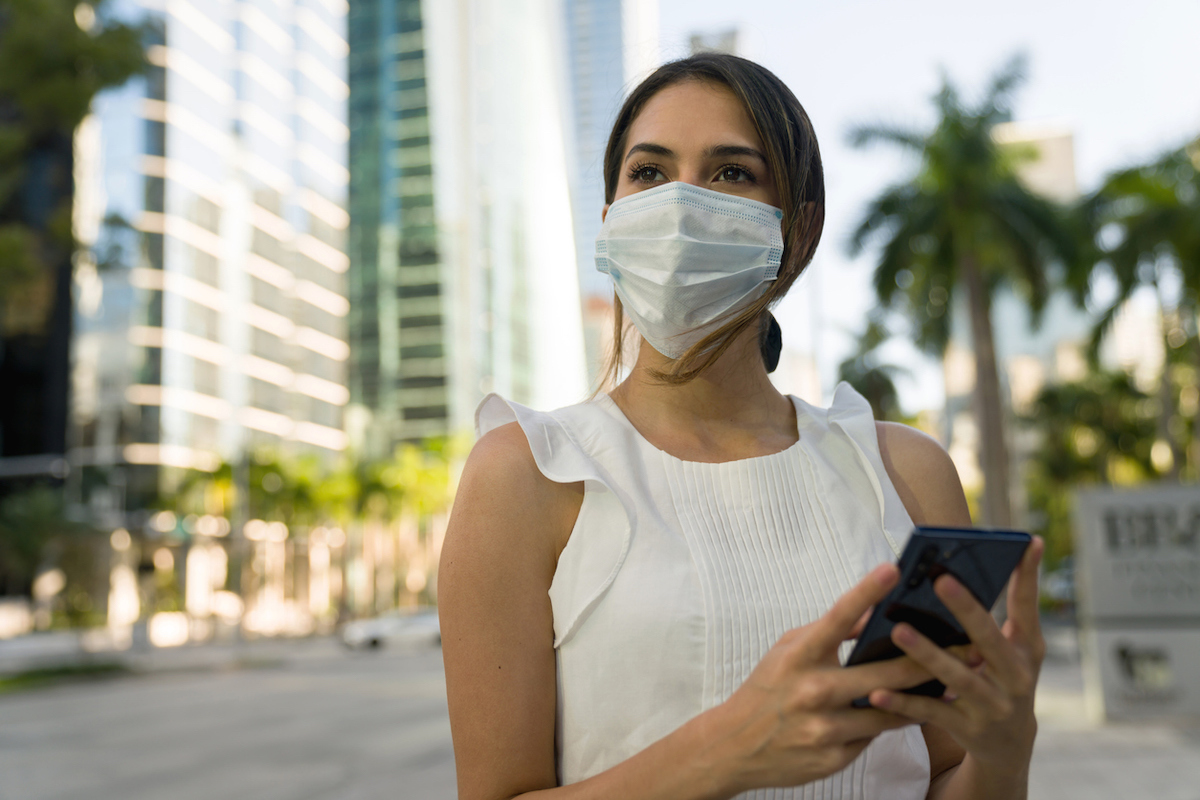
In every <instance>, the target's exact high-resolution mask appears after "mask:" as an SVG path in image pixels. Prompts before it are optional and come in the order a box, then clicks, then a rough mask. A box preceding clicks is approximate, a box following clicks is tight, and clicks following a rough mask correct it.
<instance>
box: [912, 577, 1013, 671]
mask: <svg viewBox="0 0 1200 800" xmlns="http://www.w3.org/2000/svg"><path fill="white" fill-rule="evenodd" d="M933 590H934V591H935V592H936V593H937V596H938V598H939V599H940V600H941V601H942V602H943V603H945V604H946V608H948V609H950V613H952V614H954V618H955V619H957V620H958V621H959V623H961V624H962V626H963V630H965V631H966V632H967V636H970V637H971V642H972V644H974V645H975V647H976V648H977V649H978V650H979V652H980V654H981V655H982V656H983V659H984V661H986V662H987V664H988V668H989V673H990V674H992V675H993V677H995V678H996V679H997V680H999V681H1000V682H1001V683H1003V684H1004V685H1005V686H1006V687H1007V688H1010V689H1017V688H1019V686H1020V685H1023V682H1024V675H1023V672H1024V670H1023V668H1022V664H1021V662H1020V660H1019V659H1018V657H1017V653H1016V651H1015V650H1014V649H1013V646H1012V643H1011V642H1010V641H1008V639H1006V638H1005V637H1004V634H1003V633H1001V632H1000V628H999V627H997V625H996V620H995V619H994V618H993V617H992V615H991V614H989V613H988V612H987V609H985V608H984V607H983V606H982V605H980V604H979V601H978V600H976V599H975V596H974V595H973V594H971V592H970V591H968V590H967V588H966V587H965V586H963V585H962V584H961V583H959V582H958V580H956V579H955V578H953V577H951V576H949V575H944V576H942V577H940V578H938V579H937V582H936V583H934V585H933ZM944 682H945V681H943V683H944ZM947 685H948V684H947Z"/></svg>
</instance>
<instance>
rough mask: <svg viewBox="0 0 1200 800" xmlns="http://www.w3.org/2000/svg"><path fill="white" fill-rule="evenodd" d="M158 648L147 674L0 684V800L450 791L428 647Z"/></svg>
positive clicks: (259, 799)
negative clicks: (2, 691)
mask: <svg viewBox="0 0 1200 800" xmlns="http://www.w3.org/2000/svg"><path fill="white" fill-rule="evenodd" d="M189 650H190V651H192V652H190V653H189V652H188V651H189ZM201 651H208V652H207V653H202V652H201ZM214 651H216V652H214ZM162 655H164V656H167V658H163V659H161V660H160V661H159V662H158V664H157V665H156V669H155V671H153V672H151V673H149V674H135V675H131V676H122V677H114V678H106V679H105V678H102V679H96V680H92V681H82V682H74V683H70V684H65V685H59V686H55V687H52V688H44V689H31V690H28V691H22V692H17V693H13V694H7V695H0V800H79V799H82V798H87V799H88V800H149V798H164V797H170V798H172V800H193V798H195V800H200V798H205V799H206V800H207V799H208V798H230V799H231V800H233V799H235V798H236V799H237V800H269V799H274V798H279V799H280V800H283V798H287V800H308V799H310V798H311V800H326V799H328V800H333V799H334V798H337V800H383V798H389V800H391V799H394V798H409V797H411V798H431V799H433V800H443V799H444V800H449V799H450V798H453V797H454V796H455V791H454V759H453V754H452V752H451V748H450V728H449V722H448V721H447V719H446V700H445V694H446V692H445V685H444V683H443V679H442V660H441V651H440V650H438V649H434V648H422V649H419V650H408V651H405V652H402V651H400V650H385V651H383V652H348V651H346V650H344V649H343V648H342V647H341V645H339V644H338V643H337V642H336V641H335V640H333V639H317V640H306V641H297V642H289V643H277V642H266V643H262V644H249V645H246V646H245V647H244V648H243V649H242V651H241V653H240V655H239V656H238V657H237V658H236V659H234V658H232V657H231V656H232V655H233V652H232V650H229V649H225V648H206V647H197V648H180V649H177V650H175V651H174V652H171V651H165V652H164V653H163V654H162ZM214 665H217V666H216V668H214Z"/></svg>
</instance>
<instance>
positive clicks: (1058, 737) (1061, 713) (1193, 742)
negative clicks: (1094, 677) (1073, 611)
mask: <svg viewBox="0 0 1200 800" xmlns="http://www.w3.org/2000/svg"><path fill="white" fill-rule="evenodd" d="M1045 632H1046V644H1047V655H1046V662H1045V664H1043V666H1042V676H1041V680H1040V681H1039V685H1038V695H1037V705H1036V711H1037V716H1038V737H1037V744H1036V745H1035V747H1034V752H1033V764H1032V768H1031V773H1030V782H1029V784H1030V785H1029V800H1085V798H1086V800H1200V719H1194V720H1179V721H1174V722H1139V723H1116V722H1108V723H1100V722H1096V721H1094V720H1092V719H1091V718H1090V717H1089V715H1088V713H1087V710H1086V707H1085V705H1084V695H1083V674H1082V672H1081V670H1080V663H1079V647H1078V643H1077V641H1076V639H1075V630H1074V628H1066V627H1062V626H1053V625H1049V626H1047V627H1046V629H1045Z"/></svg>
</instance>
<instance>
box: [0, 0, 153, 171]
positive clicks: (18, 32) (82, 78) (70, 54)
mask: <svg viewBox="0 0 1200 800" xmlns="http://www.w3.org/2000/svg"><path fill="white" fill-rule="evenodd" d="M79 5H80V4H79V3H77V2H76V0H5V4H4V7H3V9H2V10H0V97H4V98H5V99H6V100H7V102H8V103H9V104H11V105H12V106H14V107H15V108H16V110H17V112H18V113H19V115H20V119H21V121H20V123H19V124H20V128H21V129H22V131H23V132H24V134H25V137H26V138H27V139H36V138H38V137H40V136H44V135H46V134H49V133H54V132H58V131H64V130H65V131H71V130H74V128H75V126H76V125H78V124H79V123H80V121H81V120H82V119H83V118H84V116H86V114H87V112H88V107H89V106H90V105H91V102H92V98H93V97H94V96H95V95H96V93H97V92H99V91H101V90H102V89H106V88H109V87H113V86H120V85H121V84H122V83H124V82H125V81H126V80H128V79H129V78H130V77H131V76H133V75H135V74H137V73H138V72H140V71H141V70H142V68H143V65H144V63H145V60H144V56H143V49H142V36H143V30H142V29H141V28H138V27H133V26H129V25H123V24H120V23H115V22H107V23H106V22H103V21H101V20H102V15H103V11H104V6H105V5H106V3H105V2H103V0H101V2H99V3H95V4H93V5H91V6H90V8H91V13H92V14H95V15H97V16H98V17H99V18H100V19H98V20H96V21H94V23H93V25H92V28H91V30H90V31H85V30H84V29H83V27H82V26H81V24H80V22H79V21H77V17H76V8H77V6H79ZM83 13H86V12H83ZM81 18H82V17H81ZM0 154H2V151H0Z"/></svg>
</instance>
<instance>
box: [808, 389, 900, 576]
mask: <svg viewBox="0 0 1200 800" xmlns="http://www.w3.org/2000/svg"><path fill="white" fill-rule="evenodd" d="M829 424H830V426H831V427H837V428H839V429H840V430H841V431H842V433H844V434H845V435H846V437H847V438H848V439H849V440H850V441H851V443H852V444H853V445H854V449H855V450H856V451H857V452H858V456H859V458H860V459H862V462H863V464H864V466H865V467H866V473H867V476H868V478H869V479H870V481H871V485H872V487H873V488H874V489H875V496H876V497H877V498H878V500H879V521H880V524H881V525H882V526H883V533H884V535H885V536H886V537H887V540H888V544H889V545H891V547H892V550H893V551H894V552H895V553H896V554H897V555H899V554H900V550H901V549H902V548H903V547H904V544H905V543H906V542H907V541H908V537H909V534H910V533H911V532H912V527H913V523H912V518H911V517H909V515H908V510H907V509H906V508H905V507H904V502H903V501H902V500H901V499H900V495H899V494H898V493H897V492H896V487H895V486H894V485H893V484H892V479H891V476H889V475H888V473H887V468H886V467H884V464H883V456H882V454H881V453H880V450H879V434H878V433H877V432H876V429H875V415H874V413H873V412H872V411H871V404H870V403H868V402H867V401H866V398H864V397H863V396H862V395H861V394H859V393H858V392H857V391H855V390H854V387H852V386H851V385H850V384H848V383H846V382H844V381H843V382H842V383H839V384H838V385H837V388H836V389H835V390H834V393H833V405H831V406H830V407H829Z"/></svg>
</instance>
